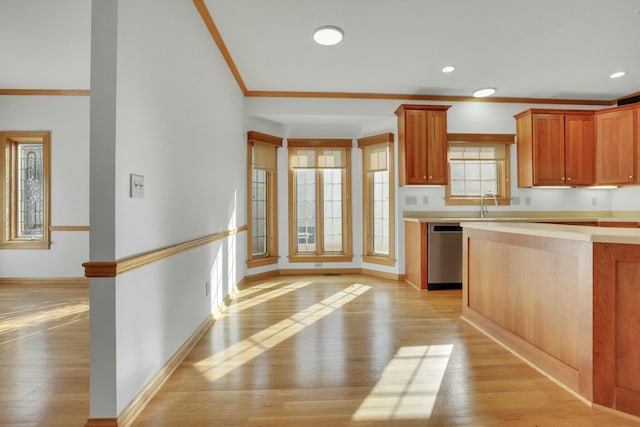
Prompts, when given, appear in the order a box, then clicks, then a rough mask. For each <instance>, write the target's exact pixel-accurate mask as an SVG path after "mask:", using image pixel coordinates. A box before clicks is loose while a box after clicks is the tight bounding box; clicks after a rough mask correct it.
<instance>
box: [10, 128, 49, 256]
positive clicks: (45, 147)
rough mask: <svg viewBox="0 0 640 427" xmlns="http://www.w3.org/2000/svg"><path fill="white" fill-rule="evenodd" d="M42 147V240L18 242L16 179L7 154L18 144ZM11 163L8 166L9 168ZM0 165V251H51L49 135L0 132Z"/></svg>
mask: <svg viewBox="0 0 640 427" xmlns="http://www.w3.org/2000/svg"><path fill="white" fill-rule="evenodd" d="M30 142H31V143H39V144H42V162H43V164H42V176H43V177H42V181H43V182H42V187H43V193H44V194H43V207H42V239H18V238H17V237H15V236H16V228H17V218H16V217H17V213H16V210H17V198H18V196H17V191H18V190H17V184H16V181H17V177H16V176H15V170H16V166H15V164H14V163H15V159H14V155H13V154H12V155H10V157H9V158H7V153H8V151H10V150H11V151H14V149H13V147H15V146H16V145H18V144H21V143H30ZM9 163H11V164H9ZM0 164H2V165H3V170H4V176H3V185H2V191H1V192H0V207H1V208H2V217H3V218H4V221H3V223H2V227H1V228H2V229H1V230H0V249H50V248H51V229H50V227H51V132H50V131H2V132H0Z"/></svg>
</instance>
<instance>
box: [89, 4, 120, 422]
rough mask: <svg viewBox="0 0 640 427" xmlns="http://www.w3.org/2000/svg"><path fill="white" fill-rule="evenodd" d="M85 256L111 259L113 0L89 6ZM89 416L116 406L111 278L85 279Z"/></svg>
mask: <svg viewBox="0 0 640 427" xmlns="http://www.w3.org/2000/svg"><path fill="white" fill-rule="evenodd" d="M91 24H92V25H91V134H90V138H91V140H90V147H91V148H90V167H91V168H90V180H91V182H90V213H89V217H90V225H91V237H90V259H91V261H92V262H97V261H114V259H115V243H116V229H115V227H116V223H115V212H116V206H115V180H116V174H115V170H116V88H117V85H116V77H117V43H118V0H93V2H92V10H91ZM90 307H91V328H90V331H91V345H90V352H91V357H90V409H89V417H90V418H115V417H117V416H118V410H117V371H116V368H117V363H116V361H117V359H116V356H117V354H116V343H117V342H116V310H115V309H116V280H115V278H99V279H91V280H90Z"/></svg>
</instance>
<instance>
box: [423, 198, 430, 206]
mask: <svg viewBox="0 0 640 427" xmlns="http://www.w3.org/2000/svg"><path fill="white" fill-rule="evenodd" d="M422 204H423V205H428V204H429V196H422Z"/></svg>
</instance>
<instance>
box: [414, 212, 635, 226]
mask: <svg viewBox="0 0 640 427" xmlns="http://www.w3.org/2000/svg"><path fill="white" fill-rule="evenodd" d="M403 218H404V220H405V221H408V222H468V221H473V222H575V223H581V222H595V223H602V222H638V223H640V212H637V211H623V212H609V211H511V212H489V215H488V216H487V217H486V218H480V215H479V212H476V211H425V212H410V211H409V212H407V211H405V212H404V214H403Z"/></svg>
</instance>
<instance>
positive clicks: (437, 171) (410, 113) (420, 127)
mask: <svg viewBox="0 0 640 427" xmlns="http://www.w3.org/2000/svg"><path fill="white" fill-rule="evenodd" d="M449 108H450V106H449V105H407V104H402V105H400V107H398V109H397V110H396V111H395V113H396V115H397V116H398V169H399V170H398V175H399V180H400V186H403V185H420V184H422V185H424V184H434V185H437V184H442V185H446V184H447V177H448V173H447V110H448V109H449Z"/></svg>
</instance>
